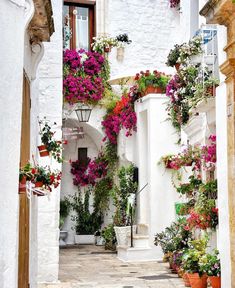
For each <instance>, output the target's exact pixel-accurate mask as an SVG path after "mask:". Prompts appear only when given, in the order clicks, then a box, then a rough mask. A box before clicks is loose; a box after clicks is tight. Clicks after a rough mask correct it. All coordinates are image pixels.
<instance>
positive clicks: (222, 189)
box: [216, 25, 232, 287]
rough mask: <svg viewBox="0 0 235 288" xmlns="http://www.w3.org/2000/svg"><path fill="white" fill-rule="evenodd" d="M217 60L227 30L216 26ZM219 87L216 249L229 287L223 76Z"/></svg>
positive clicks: (224, 282) (223, 57) (222, 58)
mask: <svg viewBox="0 0 235 288" xmlns="http://www.w3.org/2000/svg"><path fill="white" fill-rule="evenodd" d="M218 39H219V42H218V50H219V54H218V60H219V65H221V64H222V63H223V62H224V61H225V60H226V53H225V52H224V50H223V48H224V47H225V46H226V43H227V29H226V27H224V26H220V25H218ZM220 81H221V85H220V87H218V88H217V90H216V93H217V94H216V125H217V126H216V134H217V178H218V208H219V231H218V249H219V251H220V257H221V273H222V283H221V287H232V286H231V255H230V233H229V213H228V211H229V207H228V174H227V161H228V159H227V149H228V148H227V99H226V84H225V82H224V81H225V76H224V75H222V74H220Z"/></svg>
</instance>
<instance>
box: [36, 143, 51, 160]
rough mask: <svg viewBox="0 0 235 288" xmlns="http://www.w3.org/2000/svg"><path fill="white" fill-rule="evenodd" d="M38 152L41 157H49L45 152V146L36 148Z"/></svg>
mask: <svg viewBox="0 0 235 288" xmlns="http://www.w3.org/2000/svg"><path fill="white" fill-rule="evenodd" d="M38 150H39V154H40V156H41V157H46V156H49V155H50V153H49V152H48V151H47V148H46V145H40V146H38Z"/></svg>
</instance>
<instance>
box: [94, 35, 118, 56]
mask: <svg viewBox="0 0 235 288" xmlns="http://www.w3.org/2000/svg"><path fill="white" fill-rule="evenodd" d="M93 40H94V42H93V43H92V44H91V46H92V49H93V50H94V51H96V52H98V53H101V54H102V53H104V51H105V48H112V47H117V45H118V41H117V39H116V38H114V37H110V36H98V37H93Z"/></svg>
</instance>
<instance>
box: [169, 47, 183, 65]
mask: <svg viewBox="0 0 235 288" xmlns="http://www.w3.org/2000/svg"><path fill="white" fill-rule="evenodd" d="M179 58H180V45H178V44H176V45H175V46H174V49H171V50H170V53H169V54H168V56H167V62H166V65H167V66H171V67H173V66H174V65H175V64H176V63H178V61H180V59H179Z"/></svg>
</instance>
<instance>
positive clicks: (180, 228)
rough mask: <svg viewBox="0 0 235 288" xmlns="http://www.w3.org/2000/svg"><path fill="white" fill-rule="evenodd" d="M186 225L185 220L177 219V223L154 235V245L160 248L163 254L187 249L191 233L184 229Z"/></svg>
mask: <svg viewBox="0 0 235 288" xmlns="http://www.w3.org/2000/svg"><path fill="white" fill-rule="evenodd" d="M186 225H187V221H186V219H185V218H181V219H178V220H177V222H173V223H172V224H171V225H170V226H169V227H166V228H165V230H164V231H162V232H160V233H157V234H156V236H155V241H154V244H155V245H157V246H158V245H159V246H161V248H162V251H163V253H164V254H165V253H168V252H174V251H179V250H182V249H184V248H188V242H189V241H190V240H191V239H192V233H191V232H190V231H188V230H185V229H184V227H185V226H186Z"/></svg>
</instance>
